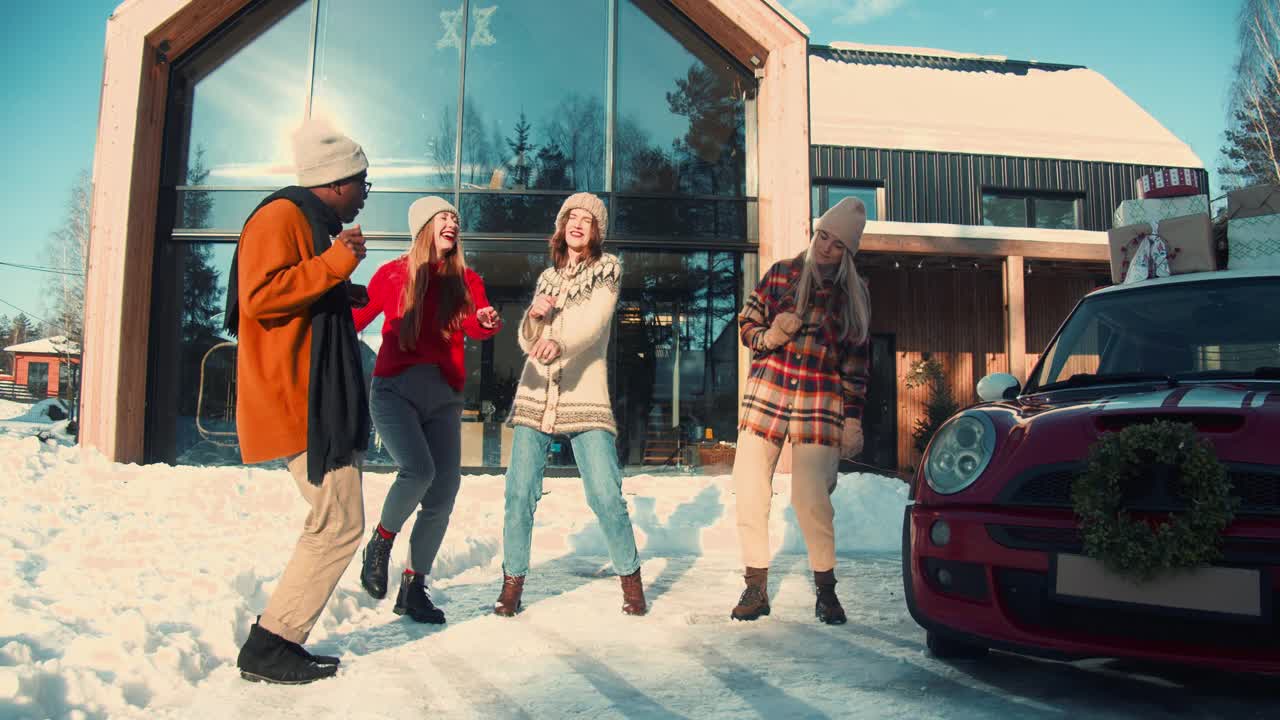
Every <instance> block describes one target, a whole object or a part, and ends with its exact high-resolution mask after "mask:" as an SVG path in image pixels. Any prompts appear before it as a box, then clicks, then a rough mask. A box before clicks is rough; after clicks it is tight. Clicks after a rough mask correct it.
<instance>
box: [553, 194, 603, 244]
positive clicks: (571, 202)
mask: <svg viewBox="0 0 1280 720" xmlns="http://www.w3.org/2000/svg"><path fill="white" fill-rule="evenodd" d="M578 209H581V210H586V211H587V212H589V213H591V214H592V216H594V217H595V219H596V222H597V223H599V224H600V239H601V240H602V241H603V240H604V239H605V236H606V235H608V234H609V211H608V210H606V209H605V207H604V201H603V200H601V199H600V198H598V197H596V196H595V195H592V194H591V193H589V192H580V193H575V194H573V195H570V196H569V197H568V198H566V199H565V201H564V204H563V205H561V206H560V212H558V213H556V232H559V231H561V230H563V229H564V224H565V223H566V222H568V221H569V211H570V210H578Z"/></svg>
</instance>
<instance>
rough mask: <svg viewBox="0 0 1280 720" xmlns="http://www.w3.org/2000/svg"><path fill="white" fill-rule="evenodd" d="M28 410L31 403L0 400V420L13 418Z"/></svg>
mask: <svg viewBox="0 0 1280 720" xmlns="http://www.w3.org/2000/svg"><path fill="white" fill-rule="evenodd" d="M30 409H31V403H20V402H14V401H13V400H5V399H4V398H0V420H8V419H9V418H15V417H17V416H19V415H21V414H23V413H25V412H26V411H28V410H30Z"/></svg>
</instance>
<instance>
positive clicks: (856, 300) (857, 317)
mask: <svg viewBox="0 0 1280 720" xmlns="http://www.w3.org/2000/svg"><path fill="white" fill-rule="evenodd" d="M821 284H822V280H821V279H820V277H819V271H818V261H817V259H816V258H815V257H814V256H813V242H812V241H811V242H810V243H809V249H808V250H807V251H805V254H804V267H803V268H802V269H801V270H800V282H799V284H797V286H796V314H797V315H799V316H800V317H804V313H805V311H806V310H808V309H809V303H810V302H812V300H813V295H814V292H815V290H816V289H817V288H818V287H819V286H820V285H821ZM835 287H836V288H837V289H840V288H843V289H844V292H842V293H841V292H836V293H833V294H832V295H833V296H832V298H831V299H832V302H833V303H835V302H838V299H839V298H841V296H843V300H844V303H843V305H841V306H839V307H833V309H835V310H836V312H835V317H834V320H835V327H836V338H837V339H839V340H840V341H841V342H853V343H854V344H855V345H861V344H862V343H865V342H866V341H867V337H868V336H869V335H870V333H871V294H870V293H869V292H868V291H867V285H866V283H864V282H862V278H861V277H859V276H858V267H857V265H855V264H854V262H853V255H852V254H851V253H847V252H846V253H842V254H841V257H840V267H839V269H837V270H836V276H835Z"/></svg>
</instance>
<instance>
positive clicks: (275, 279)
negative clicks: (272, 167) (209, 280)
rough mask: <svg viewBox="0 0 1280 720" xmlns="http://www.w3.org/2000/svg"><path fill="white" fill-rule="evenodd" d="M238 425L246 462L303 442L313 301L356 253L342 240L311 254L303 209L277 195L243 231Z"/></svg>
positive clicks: (349, 267) (291, 451)
mask: <svg viewBox="0 0 1280 720" xmlns="http://www.w3.org/2000/svg"><path fill="white" fill-rule="evenodd" d="M238 262H239V279H238V282H239V291H240V297H239V301H240V328H239V349H238V351H237V356H236V375H237V380H236V431H237V432H238V434H239V436H240V454H241V456H242V457H243V458H244V462H246V463H256V462H265V461H267V460H274V459H276V458H281V457H292V456H294V455H297V454H299V453H301V452H302V451H304V450H306V449H307V388H308V385H309V383H310V379H311V312H310V309H309V308H310V306H311V303H313V302H315V301H316V300H318V299H320V296H321V295H324V294H325V293H326V292H328V291H329V289H330V288H332V287H334V286H335V285H337V284H338V283H340V282H342V281H344V280H346V279H347V278H349V277H351V273H352V272H354V271H355V269H356V265H357V264H358V263H359V260H357V259H356V256H355V255H353V254H352V253H351V251H350V250H348V249H347V246H346V245H343V244H342V243H334V244H333V245H332V246H331V247H330V248H329V249H328V250H326V251H324V252H323V253H321V254H320V255H316V254H315V247H314V245H313V243H312V239H311V226H310V225H309V224H308V223H307V218H306V216H305V215H303V214H302V210H300V209H299V208H298V206H297V205H294V204H293V203H292V202H290V201H288V200H276V201H274V202H271V203H270V204H268V205H267V206H265V207H263V208H262V209H261V210H259V211H258V212H257V213H255V214H254V216H253V217H252V218H250V219H249V222H248V223H247V224H246V225H245V227H244V231H243V232H242V233H241V234H240V249H239V260H238Z"/></svg>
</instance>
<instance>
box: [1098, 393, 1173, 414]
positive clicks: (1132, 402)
mask: <svg viewBox="0 0 1280 720" xmlns="http://www.w3.org/2000/svg"><path fill="white" fill-rule="evenodd" d="M1172 393H1173V390H1159V391H1156V392H1148V393H1141V394H1138V395H1120V396H1118V397H1109V398H1103V399H1101V400H1099V401H1098V402H1096V403H1094V405H1093V409H1094V410H1150V409H1152V408H1158V407H1160V406H1161V405H1163V404H1164V401H1165V398H1167V397H1169V395H1170V394H1172Z"/></svg>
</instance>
